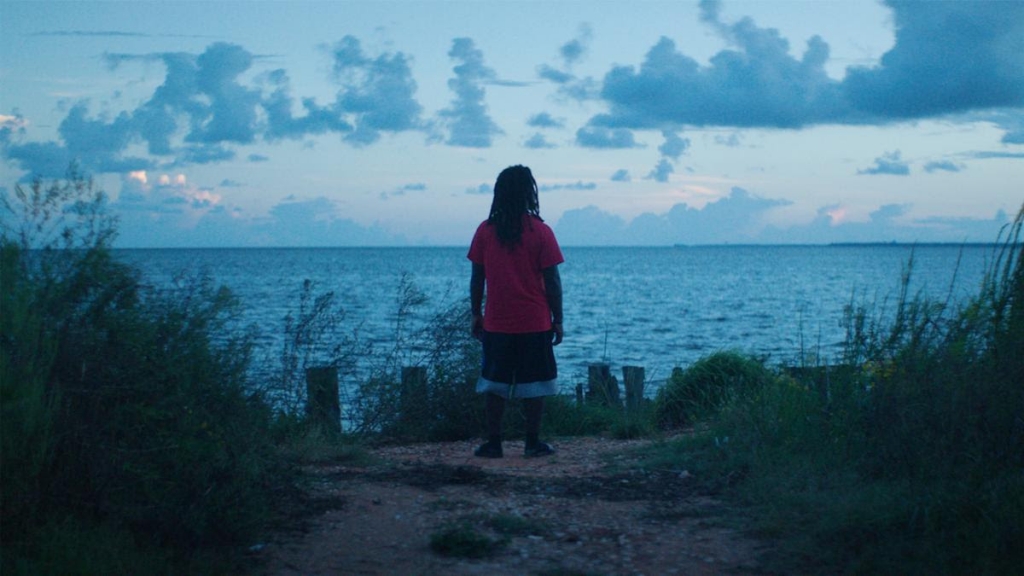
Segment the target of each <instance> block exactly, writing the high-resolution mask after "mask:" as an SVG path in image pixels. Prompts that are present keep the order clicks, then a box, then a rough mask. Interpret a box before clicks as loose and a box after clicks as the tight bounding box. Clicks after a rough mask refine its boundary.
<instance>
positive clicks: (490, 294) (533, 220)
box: [468, 214, 565, 334]
mask: <svg viewBox="0 0 1024 576" xmlns="http://www.w3.org/2000/svg"><path fill="white" fill-rule="evenodd" d="M468 256H469V259H470V261H472V262H473V263H474V264H480V265H482V266H483V267H484V283H485V286H486V290H487V300H486V304H485V305H484V330H487V331H488V332H503V333H506V334H523V333H526V332H545V331H547V330H550V329H551V310H550V308H548V301H547V296H546V295H545V290H544V274H543V272H542V271H543V270H544V269H545V268H550V267H552V266H555V265H557V264H561V263H562V262H564V261H565V258H564V257H563V256H562V250H561V249H560V248H559V247H558V241H557V240H555V234H554V232H552V231H551V228H550V227H549V226H548V225H547V224H545V223H544V222H542V221H541V220H540V218H537V217H535V216H532V215H530V214H524V215H523V236H522V240H521V241H520V243H519V244H517V245H516V247H515V248H514V249H512V250H511V251H510V250H508V249H507V248H506V247H504V246H502V245H501V242H500V241H499V240H498V231H497V227H495V226H492V225H491V224H489V223H488V222H487V221H486V220H485V221H484V222H483V223H481V224H480V226H479V227H477V229H476V234H475V235H473V243H472V244H470V246H469V255H468Z"/></svg>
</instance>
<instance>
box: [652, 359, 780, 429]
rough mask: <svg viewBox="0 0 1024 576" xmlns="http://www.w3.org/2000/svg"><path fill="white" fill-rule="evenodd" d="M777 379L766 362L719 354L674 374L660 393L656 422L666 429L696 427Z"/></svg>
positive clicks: (656, 403) (657, 402)
mask: <svg viewBox="0 0 1024 576" xmlns="http://www.w3.org/2000/svg"><path fill="white" fill-rule="evenodd" d="M773 378H774V375H773V374H772V373H771V371H770V370H768V369H767V368H766V367H765V366H764V364H763V363H762V362H759V361H757V360H755V359H752V358H749V357H747V356H745V355H743V354H741V353H739V352H731V351H730V352H717V353H715V354H712V355H710V356H707V357H705V358H701V359H700V360H698V361H697V362H695V363H694V364H693V365H692V366H690V367H689V368H688V369H686V370H682V369H680V368H676V369H675V370H673V371H672V376H671V377H670V378H669V379H668V381H667V382H665V385H664V386H663V387H662V388H661V389H660V390H658V395H657V398H656V401H655V415H654V417H655V420H656V422H657V423H658V425H660V426H662V427H665V428H676V427H681V426H687V425H690V424H693V423H694V422H695V421H697V420H700V419H704V418H707V417H709V416H712V415H714V414H715V413H716V412H717V411H718V410H720V409H721V408H722V407H723V406H725V405H726V404H728V403H729V402H731V401H732V400H734V399H736V398H737V397H739V396H740V395H742V394H745V393H750V392H753V391H755V390H757V389H758V388H760V387H762V386H763V385H764V384H765V383H766V382H769V381H771V380H772V379H773Z"/></svg>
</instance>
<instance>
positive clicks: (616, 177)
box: [611, 168, 632, 182]
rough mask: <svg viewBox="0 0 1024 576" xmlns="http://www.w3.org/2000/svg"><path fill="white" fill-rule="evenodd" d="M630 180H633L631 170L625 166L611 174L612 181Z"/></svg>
mask: <svg viewBox="0 0 1024 576" xmlns="http://www.w3.org/2000/svg"><path fill="white" fill-rule="evenodd" d="M630 180H632V178H631V177H630V175H629V170H626V169H625V168H620V169H618V170H616V171H615V173H614V174H612V175H611V181H612V182H629V181H630Z"/></svg>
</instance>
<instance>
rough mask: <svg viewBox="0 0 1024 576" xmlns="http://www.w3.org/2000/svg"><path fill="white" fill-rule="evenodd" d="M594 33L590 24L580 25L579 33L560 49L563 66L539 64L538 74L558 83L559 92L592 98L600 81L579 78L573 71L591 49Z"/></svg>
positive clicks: (579, 98) (573, 97) (573, 96)
mask: <svg viewBox="0 0 1024 576" xmlns="http://www.w3.org/2000/svg"><path fill="white" fill-rule="evenodd" d="M592 38H593V33H592V31H591V28H590V26H589V25H588V24H582V25H580V29H579V33H578V34H577V35H576V37H575V38H573V39H572V40H569V41H568V42H566V43H565V44H563V45H562V46H561V48H559V50H558V55H559V59H560V60H561V66H562V67H561V68H555V67H554V66H551V65H550V64H541V65H539V66H537V76H539V77H540V78H541V79H542V80H547V81H549V82H551V83H553V84H557V85H558V93H559V94H560V95H561V96H563V97H567V98H570V99H572V100H580V101H582V100H590V99H593V98H596V97H597V95H598V93H599V86H598V83H597V82H596V81H595V80H594V79H593V78H590V77H586V78H578V77H577V76H576V75H575V74H573V73H572V68H573V66H574V65H575V64H576V63H577V62H579V61H580V60H581V59H582V58H583V57H584V56H585V55H586V53H587V52H588V51H589V49H590V41H591V39H592Z"/></svg>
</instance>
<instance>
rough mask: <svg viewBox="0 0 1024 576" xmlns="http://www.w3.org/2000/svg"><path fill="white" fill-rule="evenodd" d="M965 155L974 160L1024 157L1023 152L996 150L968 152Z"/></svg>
mask: <svg viewBox="0 0 1024 576" xmlns="http://www.w3.org/2000/svg"><path fill="white" fill-rule="evenodd" d="M966 156H967V157H969V158H974V159H975V160H991V159H994V158H1005V159H1017V158H1024V152H998V151H988V150H982V151H977V152H968V153H967V154H966Z"/></svg>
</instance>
